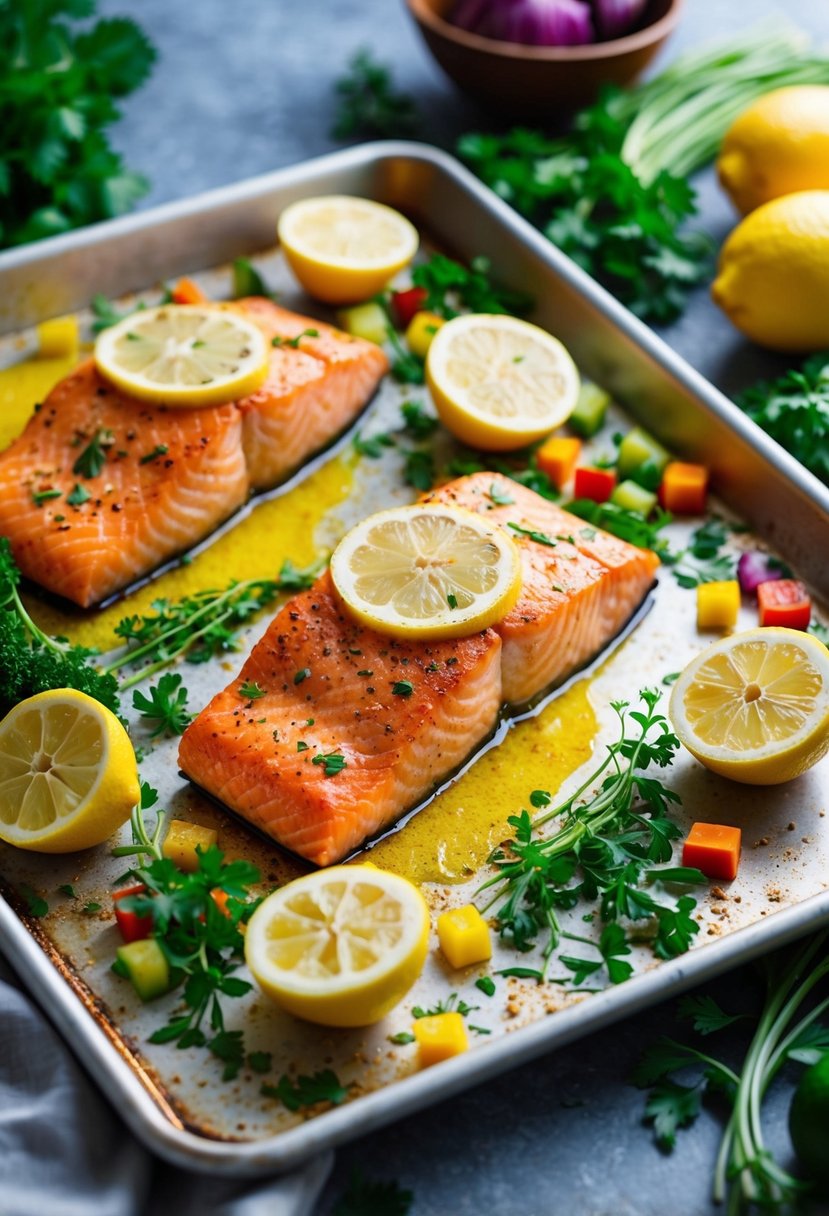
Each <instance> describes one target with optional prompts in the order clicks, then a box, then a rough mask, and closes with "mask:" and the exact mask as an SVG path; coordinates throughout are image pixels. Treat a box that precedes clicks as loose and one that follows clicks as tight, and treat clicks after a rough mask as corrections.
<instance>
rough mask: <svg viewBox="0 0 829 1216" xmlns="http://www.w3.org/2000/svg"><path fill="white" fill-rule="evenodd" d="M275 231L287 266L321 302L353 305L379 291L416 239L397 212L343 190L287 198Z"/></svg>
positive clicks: (409, 257)
mask: <svg viewBox="0 0 829 1216" xmlns="http://www.w3.org/2000/svg"><path fill="white" fill-rule="evenodd" d="M278 232H279V240H280V243H281V245H282V248H283V250H284V252H285V257H286V258H287V260H288V265H289V266H290V267H291V270H293V272H294V274H295V275H296V277H297V278H298V279H299V281H300V283H301V284H302V286H303V287H304V288H305V290H306V291H307V292H308V294H309V295H312V296H314V297H315V298H316V299H318V300H323V301H325V303H326V304H355V303H358V302H359V301H360V300H367V299H368V298H369V296H373V295H376V294H377V292H378V291H382V289H383V288H384V287H385V286H386V284H387V283H388V281H389V279H390V278H392V276H393V275H395V274H397V272H398V270H402V269H403V267H404V266H408V264H409V262H411V260H412V258H413V257H414V255H415V254H416V253H417V247H418V243H419V239H420V238H419V237H418V234H417V229H416V228H415V227H414V225H412V224H410V223H409V221H408V220H407V219H406V218H405V216H402V215H401V214H400V212H399V211H395V210H394V209H393V208H392V207H386V206H384V205H383V204H382V203H374V202H372V201H371V200H370V199H367V198H352V197H351V196H350V195H344V194H330V195H323V196H322V197H320V198H305V199H302V200H301V201H300V202H298V203H292V204H291V206H290V207H286V208H285V210H284V211H283V212H282V214H281V215H280V217H279V225H278Z"/></svg>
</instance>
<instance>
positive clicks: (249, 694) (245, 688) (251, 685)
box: [239, 680, 296, 701]
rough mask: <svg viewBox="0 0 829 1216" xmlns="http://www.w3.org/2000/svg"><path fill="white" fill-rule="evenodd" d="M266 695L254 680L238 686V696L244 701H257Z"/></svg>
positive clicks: (244, 681) (243, 682)
mask: <svg viewBox="0 0 829 1216" xmlns="http://www.w3.org/2000/svg"><path fill="white" fill-rule="evenodd" d="M294 683H296V681H294ZM266 695H267V694H266V690H265V689H264V688H261V687H260V686H259V684H258V683H257V682H256V680H243V681H242V683H241V684H240V685H239V696H240V697H241V698H242V699H243V700H244V701H258V700H259V698H260V697H264V696H266Z"/></svg>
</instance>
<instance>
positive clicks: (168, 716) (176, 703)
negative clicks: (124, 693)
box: [132, 671, 193, 739]
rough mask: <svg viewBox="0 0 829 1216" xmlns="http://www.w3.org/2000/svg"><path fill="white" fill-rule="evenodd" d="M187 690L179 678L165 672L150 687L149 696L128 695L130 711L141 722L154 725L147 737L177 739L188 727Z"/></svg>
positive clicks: (190, 718) (189, 718)
mask: <svg viewBox="0 0 829 1216" xmlns="http://www.w3.org/2000/svg"><path fill="white" fill-rule="evenodd" d="M187 696H188V693H187V689H186V688H184V687H183V685H182V680H181V676H180V675H178V674H173V673H172V672H169V671H168V672H165V674H164V675H163V676H161V678H160V679H159V681H158V683H157V684H154V685H151V686H150V689H149V696H146V695H145V694H144V693H143V692H140V691H138V690H137V689H136V691H135V692H134V693H133V694H132V704H133V708H134V709H137V710H138V711H139V713H140V714H141V717H142V718H144V719H145V721H147V722H150V723H154V726H153V729H152V731H151V732H150V735H151V737H152V738H153V739H155V738H157V736H158V735H181V734H183V733H184V731H185V729H186V728H187V727H188V726H189V724H190V722H191V721H192V719H193V715H192V714H191V713H190V712H189V710H188V709H187Z"/></svg>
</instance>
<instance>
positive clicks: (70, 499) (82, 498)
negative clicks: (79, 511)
mask: <svg viewBox="0 0 829 1216" xmlns="http://www.w3.org/2000/svg"><path fill="white" fill-rule="evenodd" d="M91 497H92V495H91V494H90V493H89V490H87V488H86V486H82V485H81V483H80V482H77V483H76V485H75V488H74V489H73V490H72V491H71V493H69V494H67V495H66V501H67V503H68V504H69V506H70V507H80V506H83V504H84V503H85V502H89V500H90V498H91Z"/></svg>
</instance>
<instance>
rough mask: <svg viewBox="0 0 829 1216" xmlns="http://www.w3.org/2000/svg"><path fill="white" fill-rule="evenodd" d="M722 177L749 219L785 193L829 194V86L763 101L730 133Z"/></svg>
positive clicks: (780, 92) (782, 92) (776, 93)
mask: <svg viewBox="0 0 829 1216" xmlns="http://www.w3.org/2000/svg"><path fill="white" fill-rule="evenodd" d="M717 172H718V174H719V178H720V182H721V183H722V186H723V189H724V190H725V191H726V192H727V193H728V194H729V195H730V196H731V200H732V202H733V203H734V206H735V207H736V208H737V210H738V211H741V212H742V213H743V215H745V214H746V213H747V212H749V211H753V210H754V208H755V207H759V206H760V205H761V204H762V203H767V202H769V200H770V199H773V198H779V197H780V195H782V194H794V193H795V192H796V191H798V190H829V85H823V84H801V85H793V86H791V87H790V88H787V89H774V90H773V91H772V92H771V93H765V94H764V95H763V96H762V97H760V98H758V100H757V101H755V102H753V103H752V104H751V105H750V106H749V107H748V109H746V110H743V112H742V114H741V115H740V116H739V118H737V119H736V120H735V121H734V122H733V123H732V124H731V126H730V127H729V129H728V131H727V132H726V135H725V138H724V140H723V143H722V148H721V150H720V155H719V158H718V160H717Z"/></svg>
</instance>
